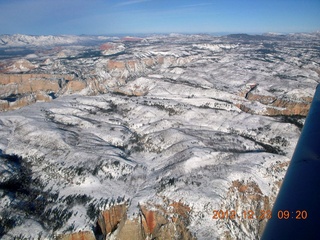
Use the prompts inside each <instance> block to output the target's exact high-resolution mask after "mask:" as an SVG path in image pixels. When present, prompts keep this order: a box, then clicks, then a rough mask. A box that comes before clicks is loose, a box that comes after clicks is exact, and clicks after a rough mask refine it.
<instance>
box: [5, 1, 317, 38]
mask: <svg viewBox="0 0 320 240" xmlns="http://www.w3.org/2000/svg"><path fill="white" fill-rule="evenodd" d="M316 30H320V0H119V1H116V0H0V34H14V33H21V34H35V35H41V34H107V35H108V34H117V33H169V32H180V33H214V32H237V33H239V32H244V33H263V32H310V31H316Z"/></svg>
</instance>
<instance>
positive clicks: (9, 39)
mask: <svg viewBox="0 0 320 240" xmlns="http://www.w3.org/2000/svg"><path fill="white" fill-rule="evenodd" d="M112 39H113V40H114V39H117V38H115V37H106V36H85V35H81V36H75V35H58V36H52V35H47V36H43V35H42V36H34V35H22V34H14V35H0V47H25V46H54V45H71V44H72V45H76V44H93V43H97V42H105V41H107V40H112Z"/></svg>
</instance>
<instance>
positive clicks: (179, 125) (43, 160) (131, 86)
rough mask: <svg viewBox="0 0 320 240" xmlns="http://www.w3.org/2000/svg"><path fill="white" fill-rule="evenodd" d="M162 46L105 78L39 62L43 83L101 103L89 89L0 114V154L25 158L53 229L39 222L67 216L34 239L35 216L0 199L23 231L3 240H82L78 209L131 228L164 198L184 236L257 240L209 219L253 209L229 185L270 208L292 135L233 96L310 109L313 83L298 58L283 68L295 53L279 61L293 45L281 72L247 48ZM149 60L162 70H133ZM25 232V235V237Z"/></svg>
mask: <svg viewBox="0 0 320 240" xmlns="http://www.w3.org/2000/svg"><path fill="white" fill-rule="evenodd" d="M172 37H174V39H173V38H170V39H167V37H166V36H153V37H148V38H147V40H148V44H147V46H145V45H143V46H141V45H139V44H141V43H134V44H133V43H131V45H125V44H124V45H125V47H126V53H125V54H124V55H121V56H112V60H114V61H128V59H129V60H130V59H131V58H133V59H134V60H136V61H137V62H138V63H137V66H136V67H135V68H133V69H128V68H125V69H123V70H121V69H117V70H116V71H109V70H108V69H107V68H106V65H107V63H108V61H109V60H110V59H111V57H110V56H104V57H95V58H89V59H85V58H84V59H73V60H68V59H58V60H57V59H56V58H51V57H50V58H49V56H43V57H42V59H41V63H43V62H44V61H46V64H47V66H46V67H47V69H49V70H50V71H53V72H55V71H56V72H58V73H60V72H63V71H66V72H68V71H74V72H77V73H78V74H79V76H80V77H79V78H83V80H85V81H89V79H91V78H96V82H95V84H101V85H99V86H100V87H101V89H103V91H102V90H101V89H100V90H101V92H99V93H100V94H99V95H96V96H86V94H92V93H93V92H94V91H93V90H94V88H93V87H92V86H94V85H92V86H91V89H85V90H84V91H83V92H81V94H77V95H76V94H73V95H63V94H62V95H61V96H59V97H58V98H57V99H55V100H54V101H51V102H42V103H36V104H33V105H30V106H27V107H24V108H21V109H19V110H15V111H10V112H2V113H1V114H0V130H1V131H0V149H1V151H2V152H3V154H15V155H17V156H20V157H23V159H22V160H21V168H22V167H23V169H24V170H26V171H30V173H31V174H30V176H31V181H30V182H29V187H30V188H32V189H33V190H37V191H39V192H37V194H38V195H41V194H42V195H46V196H47V199H48V200H47V201H48V202H46V204H47V205H46V207H45V209H44V210H43V211H44V213H45V214H48V216H50V217H51V216H53V213H52V212H50V211H49V210H53V209H57V211H58V210H59V211H60V212H62V211H67V212H68V213H70V214H71V215H70V217H69V218H67V219H64V220H63V221H64V222H63V226H60V227H58V229H57V230H56V231H55V232H52V231H51V228H50V227H51V225H50V224H53V223H54V221H52V223H47V225H48V227H47V228H43V227H41V225H40V224H39V222H40V220H39V216H38V215H36V214H35V215H34V216H33V217H34V219H32V220H31V219H29V218H27V217H26V213H24V212H23V211H21V210H19V209H17V208H15V207H14V205H13V204H12V203H14V202H19V201H20V200H21V199H19V198H14V197H12V196H10V195H8V194H6V193H5V192H3V191H2V192H0V204H1V207H2V208H3V209H4V208H8V209H10V211H11V212H12V213H15V214H17V216H19V217H20V218H21V219H22V220H21V222H20V223H19V224H20V225H19V224H18V225H17V226H16V227H14V228H11V229H9V230H8V233H6V235H4V236H3V237H4V238H7V239H9V238H10V237H12V236H19V234H22V235H23V236H29V235H30V236H31V238H36V237H37V236H38V234H40V233H42V234H43V235H42V236H43V237H48V238H50V237H52V236H53V235H54V234H59V233H64V232H72V231H79V230H90V229H92V228H93V226H94V225H95V223H96V220H97V217H98V216H94V217H93V218H92V217H91V218H90V217H89V216H88V206H94V207H95V208H96V209H98V210H104V209H106V208H108V207H109V206H111V205H112V204H114V202H123V201H125V200H128V202H129V203H130V206H129V211H128V216H129V217H133V215H136V214H137V211H138V209H137V206H138V204H142V205H143V204H144V203H153V204H154V205H156V204H160V205H162V204H163V198H167V199H169V200H170V201H177V202H178V201H182V202H183V203H184V204H186V205H188V206H190V207H191V209H192V211H191V213H190V226H189V229H190V231H191V232H192V233H193V234H196V235H197V238H198V239H214V238H218V237H221V236H223V234H224V232H225V231H229V232H230V234H231V235H232V237H234V238H237V237H239V238H246V239H256V238H258V237H259V236H257V235H255V233H256V232H257V229H259V226H260V225H259V224H260V223H257V222H256V223H250V224H251V225H250V224H249V223H243V222H229V221H214V220H213V219H212V211H213V210H214V209H221V208H225V209H228V208H232V207H234V204H239V206H243V208H247V209H250V208H255V207H256V204H257V203H255V202H252V201H250V199H249V198H247V199H246V198H245V197H241V196H242V195H241V194H240V193H238V192H232V191H236V190H234V188H233V185H232V184H233V183H234V182H236V181H239V182H243V184H250V183H252V182H253V183H254V184H256V186H257V188H258V189H259V190H260V191H261V193H259V194H261V196H263V197H267V198H268V199H269V201H270V204H272V202H273V201H274V199H275V197H276V194H277V191H278V190H279V187H278V181H279V180H281V179H282V178H283V176H284V174H285V171H286V166H287V165H286V163H288V162H289V161H290V158H291V156H292V153H293V151H294V148H295V145H296V142H297V140H298V138H299V135H300V129H299V128H298V127H297V126H296V125H294V124H292V123H289V122H285V121H284V120H282V119H281V118H280V117H275V116H274V117H271V116H265V114H264V113H265V110H266V108H267V107H270V106H269V105H265V104H262V103H260V102H257V101H249V100H247V99H245V97H243V95H245V94H244V93H246V91H249V90H250V86H251V85H253V84H257V87H256V88H255V90H253V91H254V93H255V94H260V95H263V96H270V97H275V98H282V97H284V98H288V99H293V100H297V101H298V100H301V98H303V97H312V95H313V93H314V88H315V86H316V84H317V81H319V79H318V75H317V74H316V73H315V72H314V70H312V69H311V68H310V65H312V64H310V62H309V60H308V59H300V58H298V57H296V58H295V59H294V60H295V61H291V59H292V56H291V55H296V54H298V53H299V51H302V50H301V49H303V47H305V45H303V46H300V45H298V47H297V48H294V47H292V49H291V50H290V49H289V50H288V51H286V52H282V50H281V49H282V47H284V46H286V44H288V45H290V44H293V43H292V42H290V41H289V40H288V41H289V42H286V41H282V40H281V41H278V42H277V44H279V46H277V47H275V48H277V49H276V51H278V52H280V50H281V54H282V55H281V57H283V58H284V60H279V59H278V60H277V61H275V56H277V55H278V53H272V54H265V55H263V56H261V54H260V53H259V51H258V50H259V49H261V48H262V46H263V44H262V45H261V44H260V41H257V42H254V41H252V42H250V43H246V44H245V43H243V42H241V41H239V42H237V40H230V39H228V38H227V37H225V38H214V37H208V36H200V35H199V36H198V35H193V36H180V35H172ZM275 37H276V36H275ZM6 38H8V37H6ZM88 38H90V37H88ZM92 38H93V40H94V37H92ZM90 39H91V38H90ZM21 40H26V41H31V40H32V41H33V40H34V41H35V42H34V43H33V45H38V44H39V46H40V45H41V44H44V42H45V41H49V42H48V43H47V44H48V45H50V44H57V43H62V42H63V43H65V44H74V43H78V41H80V40H81V39H80V37H76V36H60V37H50V36H46V37H39V38H37V39H35V38H33V37H31V36H29V37H26V36H21V35H19V36H18V35H17V36H13V37H12V38H11V42H10V43H9V45H10V44H11V45H14V44H17V45H19V44H20V45H23V44H25V43H23V44H22V43H21ZM87 40H88V39H87ZM91 40H92V39H91ZM99 40H101V41H106V40H110V39H109V38H106V37H100V38H99ZM200 40H203V41H200ZM81 41H82V40H81ZM83 41H84V40H83ZM157 41H159V42H160V43H157ZM154 42H155V43H154ZM204 42H205V43H204ZM222 42H223V43H222ZM181 43H183V44H181ZM265 43H268V42H265ZM294 43H295V42H294ZM295 44H296V43H295ZM301 44H303V43H301ZM121 46H122V45H121ZM121 49H122V48H121ZM78 51H80V50H78ZM279 54H280V53H279ZM310 54H311V53H310ZM157 56H162V57H164V58H165V60H164V63H163V64H159V65H154V66H151V67H146V66H145V65H143V64H139V60H141V59H143V58H145V57H148V58H152V57H157ZM305 56H307V55H303V56H302V57H301V58H305ZM312 56H313V55H309V58H312V59H316V57H312ZM29 57H30V56H29ZM32 59H33V58H32ZM46 59H50V60H46ZM267 60H268V61H267ZM307 60H308V61H307ZM310 61H311V60H310ZM39 62H40V60H39ZM304 62H305V63H304ZM301 65H302V66H303V67H300V66H301ZM33 71H40V70H39V69H38V70H33ZM46 71H47V70H46ZM281 74H283V75H285V77H281ZM119 89H120V90H122V92H127V93H131V92H133V91H134V90H136V89H146V90H147V91H146V93H145V94H143V96H126V95H121V94H117V91H115V90H119ZM238 104H244V105H245V106H247V107H250V109H251V110H252V113H246V112H243V111H242V110H241V109H240V108H239V107H238ZM279 139H280V140H279ZM276 140H279V141H276ZM0 158H1V162H0V163H1V164H0V171H1V173H3V172H4V174H3V175H1V176H2V177H1V181H7V179H10V178H16V177H17V176H18V174H16V171H17V170H16V169H9V167H8V166H9V165H8V161H9V160H7V159H5V158H4V160H2V157H1V156H0ZM11 173H12V174H11ZM33 182H34V183H33ZM232 194H233V195H232ZM48 196H49V197H48ZM243 196H245V194H243ZM50 197H51V198H52V199H55V200H52V201H51V200H50V199H51V198H50ZM55 197H56V198H55ZM118 198H119V199H121V201H120V200H119V201H118ZM29 200H30V199H29ZM33 200H34V199H31V200H30V201H33ZM68 201H69V202H71V203H68ZM240 210H241V209H240V208H239V209H237V211H240ZM2 211H3V210H0V212H1V213H2ZM59 211H58V212H59ZM28 228H34V229H35V231H34V232H27V231H26V229H28ZM250 228H251V229H254V231H252V232H250V231H249V230H248V229H250ZM70 229H72V230H70ZM28 234H29V235H28Z"/></svg>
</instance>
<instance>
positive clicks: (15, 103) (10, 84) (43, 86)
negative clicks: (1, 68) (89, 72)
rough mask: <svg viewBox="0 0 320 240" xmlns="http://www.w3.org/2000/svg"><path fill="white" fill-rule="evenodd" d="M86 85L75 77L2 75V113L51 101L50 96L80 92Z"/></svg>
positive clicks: (0, 105) (0, 87)
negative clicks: (39, 102)
mask: <svg viewBox="0 0 320 240" xmlns="http://www.w3.org/2000/svg"><path fill="white" fill-rule="evenodd" d="M84 88H86V83H85V82H83V81H80V80H77V79H76V78H75V77H74V76H73V75H68V74H65V75H61V74H0V98H1V103H0V111H7V110H13V109H17V108H21V107H24V106H27V105H29V104H32V103H35V102H37V101H51V100H52V98H53V97H52V96H50V95H49V94H51V93H52V94H54V95H55V96H56V95H60V94H70V93H75V92H80V91H81V90H83V89H84Z"/></svg>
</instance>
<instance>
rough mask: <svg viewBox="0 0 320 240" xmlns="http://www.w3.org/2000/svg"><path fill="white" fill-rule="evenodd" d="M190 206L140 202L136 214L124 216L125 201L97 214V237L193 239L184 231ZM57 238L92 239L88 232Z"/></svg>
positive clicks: (125, 210) (135, 239) (130, 239)
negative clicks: (143, 203) (140, 204)
mask: <svg viewBox="0 0 320 240" xmlns="http://www.w3.org/2000/svg"><path fill="white" fill-rule="evenodd" d="M190 212H191V208H190V207H189V206H187V205H185V204H183V203H182V202H171V203H169V201H166V204H165V206H160V205H142V206H139V212H138V214H137V216H136V217H134V218H128V217H127V204H125V203H124V204H119V205H115V206H112V207H110V208H109V209H107V210H104V211H102V212H101V213H100V216H99V218H98V221H97V225H98V228H99V229H100V230H99V231H98V232H99V233H100V234H96V235H97V236H98V237H99V235H100V237H102V238H103V239H105V238H106V237H112V238H115V239H119V240H144V239H181V240H182V239H183V240H185V239H186V240H193V239H195V238H194V237H193V236H192V234H191V233H190V232H189V230H188V228H187V227H188V225H189V223H190V220H189V216H190ZM58 239H59V240H75V239H81V240H92V239H96V238H95V236H94V234H93V233H92V232H90V231H83V232H78V233H72V234H66V235H60V236H59V238H58Z"/></svg>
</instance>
